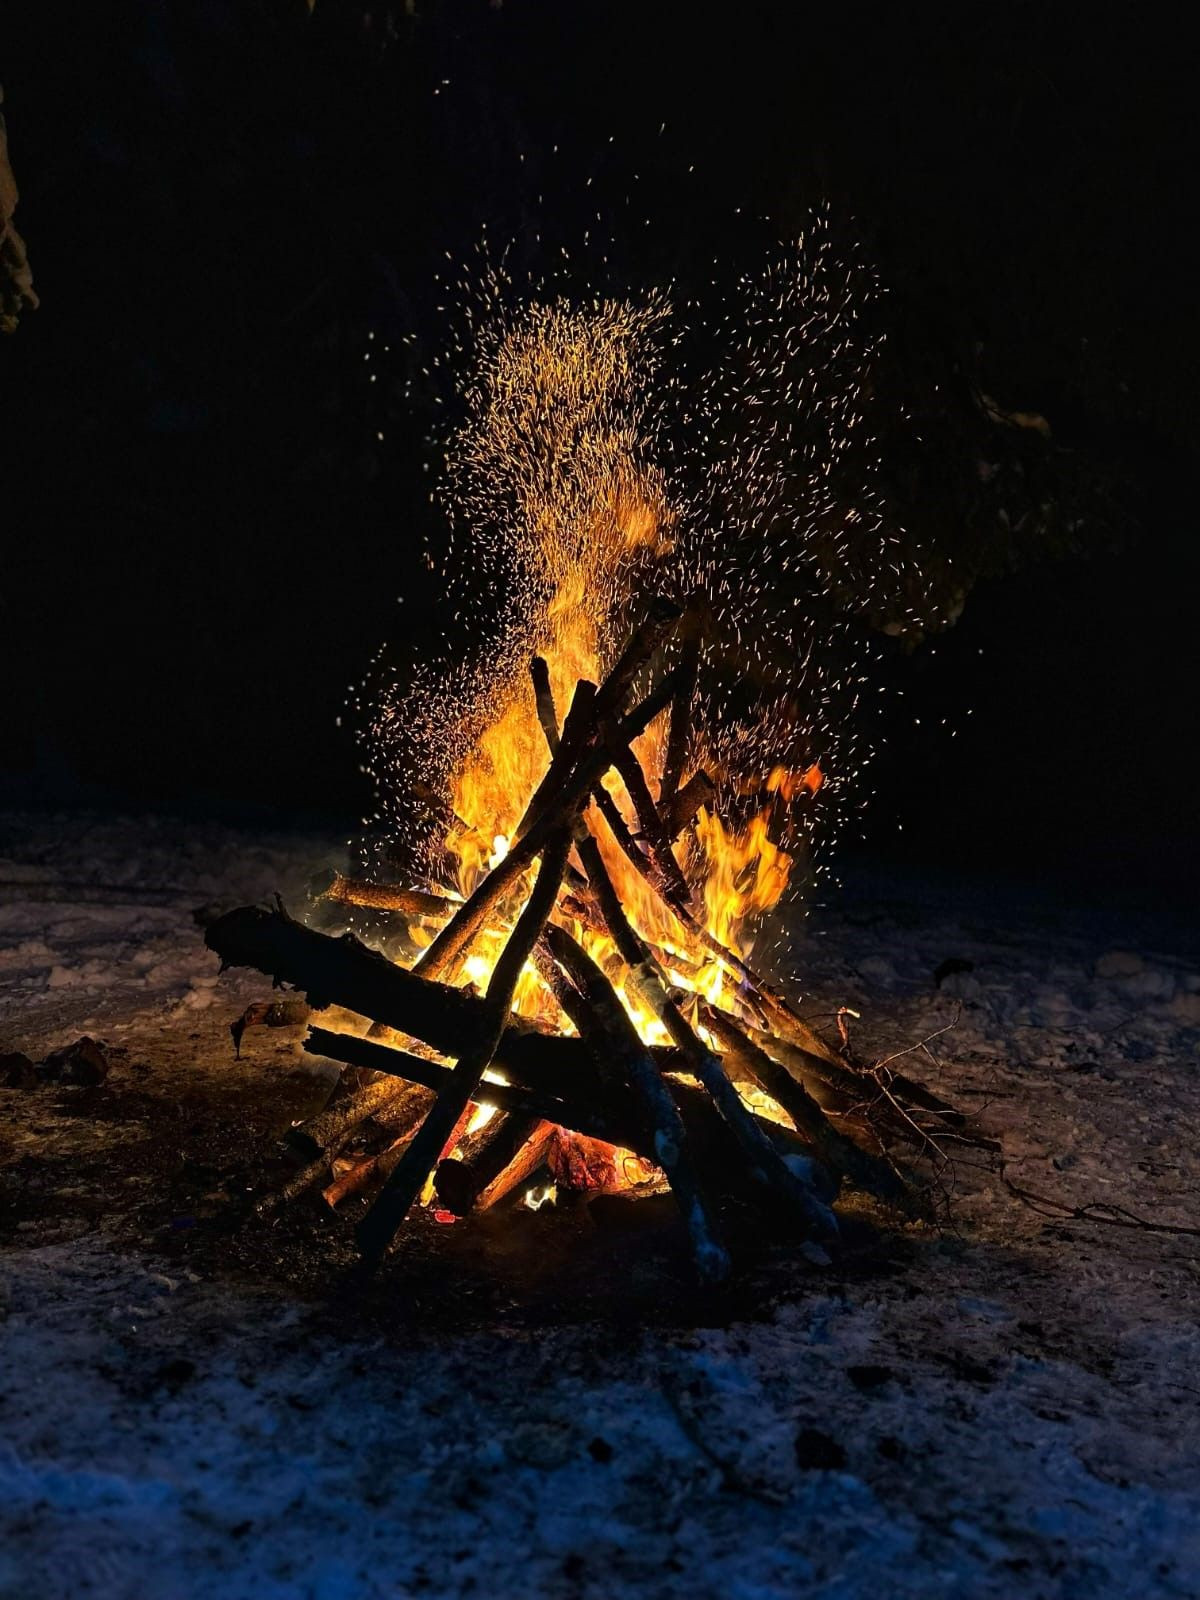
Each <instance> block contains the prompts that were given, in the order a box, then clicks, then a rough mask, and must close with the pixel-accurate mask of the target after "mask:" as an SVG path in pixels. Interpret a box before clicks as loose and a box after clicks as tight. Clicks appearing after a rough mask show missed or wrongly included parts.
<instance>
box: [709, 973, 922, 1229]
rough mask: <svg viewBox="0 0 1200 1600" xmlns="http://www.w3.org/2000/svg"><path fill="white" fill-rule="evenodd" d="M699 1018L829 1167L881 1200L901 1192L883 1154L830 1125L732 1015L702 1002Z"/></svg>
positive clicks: (899, 1182) (896, 1175)
mask: <svg viewBox="0 0 1200 1600" xmlns="http://www.w3.org/2000/svg"><path fill="white" fill-rule="evenodd" d="M700 1018H701V1021H702V1022H703V1023H704V1026H705V1027H706V1028H707V1029H708V1030H709V1032H710V1033H712V1034H713V1036H714V1037H715V1038H716V1039H717V1040H718V1042H719V1043H720V1044H721V1046H722V1048H723V1049H724V1050H725V1051H726V1052H727V1053H728V1054H729V1056H730V1058H731V1059H732V1060H733V1061H734V1062H735V1063H736V1064H737V1065H738V1066H739V1067H741V1069H742V1070H743V1071H744V1072H746V1073H747V1074H748V1075H749V1077H750V1078H752V1079H753V1081H754V1082H755V1083H756V1084H757V1085H758V1086H759V1088H760V1089H762V1090H763V1092H764V1093H765V1094H769V1095H770V1096H771V1098H772V1099H773V1100H775V1101H777V1102H778V1103H779V1105H781V1106H782V1107H783V1109H784V1110H785V1111H786V1112H787V1114H788V1116H789V1117H791V1119H792V1121H793V1122H794V1123H795V1124H796V1129H797V1131H798V1132H799V1133H801V1134H802V1135H804V1137H805V1138H807V1139H808V1140H810V1141H811V1143H812V1145H813V1148H814V1149H815V1150H816V1152H817V1154H818V1155H819V1156H820V1158H821V1160H822V1161H823V1162H824V1163H825V1165H826V1166H827V1167H829V1168H830V1170H831V1171H833V1172H836V1173H838V1174H840V1175H841V1176H842V1177H845V1178H848V1179H849V1180H850V1182H851V1183H853V1184H854V1185H855V1186H856V1187H857V1188H859V1189H864V1190H866V1191H867V1192H868V1193H869V1194H874V1195H878V1196H879V1197H880V1198H882V1199H886V1200H896V1199H899V1198H900V1197H901V1196H902V1195H904V1194H905V1192H906V1185H905V1183H904V1180H903V1178H902V1177H901V1176H900V1174H899V1173H897V1172H896V1171H895V1170H894V1168H893V1167H891V1166H890V1165H889V1163H888V1162H887V1161H885V1160H884V1159H883V1158H882V1157H880V1156H877V1155H873V1154H872V1153H871V1152H869V1151H867V1150H863V1149H861V1148H860V1146H858V1145H857V1144H855V1142H854V1140H853V1139H851V1138H850V1137H849V1136H848V1135H847V1134H845V1133H843V1132H842V1131H841V1129H839V1128H835V1127H834V1126H833V1124H832V1123H831V1122H830V1120H829V1118H828V1117H827V1116H826V1115H825V1113H824V1111H822V1109H821V1107H820V1106H819V1105H818V1104H817V1102H816V1101H815V1100H814V1099H813V1097H812V1095H810V1094H809V1092H808V1090H807V1089H806V1088H805V1087H804V1085H803V1084H802V1083H800V1082H799V1081H798V1080H797V1079H795V1078H794V1077H793V1076H792V1075H791V1073H790V1072H789V1071H788V1070H787V1068H786V1067H782V1066H780V1064H779V1063H778V1062H777V1061H773V1060H772V1059H771V1057H770V1056H769V1055H768V1054H767V1053H766V1051H765V1050H762V1049H760V1048H759V1047H758V1045H756V1044H754V1043H753V1042H752V1041H751V1040H750V1039H748V1038H747V1037H746V1035H745V1034H744V1033H743V1032H742V1030H741V1029H740V1028H739V1027H738V1025H737V1023H736V1022H735V1021H734V1019H733V1018H732V1017H730V1016H729V1015H728V1014H727V1013H726V1012H724V1011H721V1010H719V1009H718V1007H716V1006H713V1005H707V1004H704V1003H702V1004H701V1006H700Z"/></svg>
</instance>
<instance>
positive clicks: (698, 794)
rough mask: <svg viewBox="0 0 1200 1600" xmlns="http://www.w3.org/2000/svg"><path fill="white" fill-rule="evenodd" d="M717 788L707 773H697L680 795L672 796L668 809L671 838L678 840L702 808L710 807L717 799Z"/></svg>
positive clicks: (681, 790)
mask: <svg viewBox="0 0 1200 1600" xmlns="http://www.w3.org/2000/svg"><path fill="white" fill-rule="evenodd" d="M716 794H717V786H716V784H715V783H714V782H713V781H712V779H711V778H710V777H709V775H708V773H707V772H696V773H693V775H692V776H691V777H690V778H689V779H688V781H687V782H686V783H685V784H684V786H683V788H682V789H680V790H679V791H678V793H676V794H674V795H672V797H671V800H670V802H669V806H668V808H667V827H668V829H669V830H670V834H671V838H672V839H678V837H679V835H680V834H681V833H682V832H683V830H684V829H685V828H686V827H687V825H688V823H689V822H694V821H695V819H696V813H697V812H698V811H699V810H700V807H701V806H709V805H711V804H712V803H713V801H714V800H715V799H716Z"/></svg>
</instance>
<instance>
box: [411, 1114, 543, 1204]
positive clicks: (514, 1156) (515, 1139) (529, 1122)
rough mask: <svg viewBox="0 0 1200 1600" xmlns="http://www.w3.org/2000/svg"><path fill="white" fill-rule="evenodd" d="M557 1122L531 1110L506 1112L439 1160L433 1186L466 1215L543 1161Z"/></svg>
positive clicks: (493, 1199) (496, 1197) (501, 1195)
mask: <svg viewBox="0 0 1200 1600" xmlns="http://www.w3.org/2000/svg"><path fill="white" fill-rule="evenodd" d="M553 1131H554V1124H553V1123H552V1122H547V1121H545V1119H544V1118H541V1117H536V1116H532V1115H529V1114H524V1115H522V1114H520V1113H511V1112H510V1113H508V1114H503V1113H502V1114H501V1115H500V1116H498V1117H496V1118H494V1119H493V1121H492V1122H491V1123H489V1124H488V1125H487V1127H486V1128H481V1129H480V1131H479V1134H478V1135H476V1136H475V1137H476V1139H477V1140H478V1143H476V1144H474V1145H471V1144H469V1142H468V1140H464V1141H463V1142H462V1144H460V1146H459V1149H458V1150H457V1151H455V1153H454V1155H453V1156H451V1157H449V1158H447V1159H446V1160H443V1161H440V1162H439V1163H438V1169H437V1177H436V1179H435V1188H436V1190H437V1197H438V1199H439V1200H440V1201H441V1203H442V1204H443V1205H444V1206H445V1208H446V1210H447V1211H453V1212H454V1214H455V1215H456V1216H459V1217H465V1216H466V1214H467V1212H468V1211H470V1210H472V1209H473V1208H474V1207H476V1206H477V1207H478V1208H479V1209H480V1210H481V1211H486V1210H487V1209H488V1207H489V1206H493V1205H495V1204H496V1202H497V1201H498V1200H502V1199H503V1198H504V1196H505V1195H506V1194H509V1193H511V1191H512V1190H513V1189H515V1188H516V1186H517V1185H518V1184H519V1183H523V1182H524V1181H525V1179H526V1178H528V1177H529V1176H530V1174H531V1173H533V1172H534V1171H536V1169H537V1168H538V1167H540V1166H541V1164H542V1162H543V1161H544V1160H545V1158H546V1147H547V1144H548V1142H549V1138H550V1135H551V1133H553Z"/></svg>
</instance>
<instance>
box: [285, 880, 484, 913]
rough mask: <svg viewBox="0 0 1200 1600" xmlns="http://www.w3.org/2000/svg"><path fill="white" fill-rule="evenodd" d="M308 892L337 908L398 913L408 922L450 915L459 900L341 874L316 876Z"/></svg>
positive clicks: (458, 903) (445, 895) (444, 895)
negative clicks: (346, 907)
mask: <svg viewBox="0 0 1200 1600" xmlns="http://www.w3.org/2000/svg"><path fill="white" fill-rule="evenodd" d="M308 892H309V894H310V895H311V896H312V898H313V899H314V900H317V899H321V900H334V901H336V902H337V903H338V904H339V905H347V906H368V907H370V908H371V909H372V910H375V911H398V912H399V913H400V915H401V916H402V917H407V918H408V919H409V921H410V922H419V921H421V920H423V919H426V918H433V917H436V918H439V919H440V918H444V917H448V916H450V915H451V914H452V913H453V911H454V909H455V907H456V906H457V905H460V904H461V901H459V900H456V899H454V898H453V897H452V896H450V895H447V894H432V893H430V891H429V890H427V889H404V888H401V886H400V885H399V884H398V883H372V882H371V881H370V880H369V879H367V878H346V877H343V875H342V874H341V873H340V872H333V871H329V872H324V873H318V874H316V875H315V876H314V877H313V878H312V880H311V881H310V883H309V886H308Z"/></svg>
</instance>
